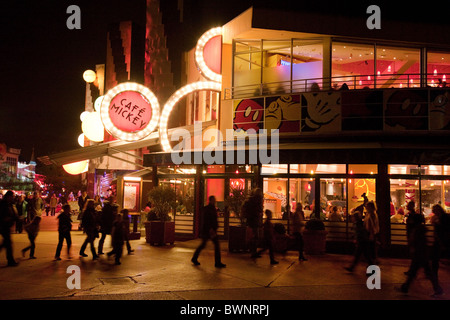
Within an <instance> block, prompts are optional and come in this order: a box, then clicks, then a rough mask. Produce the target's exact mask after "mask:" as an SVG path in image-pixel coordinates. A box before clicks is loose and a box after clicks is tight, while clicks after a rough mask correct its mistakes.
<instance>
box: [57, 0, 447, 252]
mask: <svg viewBox="0 0 450 320" xmlns="http://www.w3.org/2000/svg"><path fill="white" fill-rule="evenodd" d="M150 2H152V1H150ZM324 18H326V19H327V23H326V24H319V23H318V21H321V19H324ZM150 20H151V21H157V19H150ZM350 20H351V19H350ZM350 20H349V21H348V22H347V23H345V24H342V23H340V22H339V21H340V20H339V18H337V17H331V16H326V17H321V16H320V15H314V14H309V13H307V12H294V11H290V12H283V11H274V10H266V9H263V8H258V7H253V8H250V9H248V10H247V11H245V12H243V13H242V14H241V15H239V16H238V17H236V18H235V19H233V20H232V21H230V22H228V23H227V24H225V25H223V26H222V27H221V28H218V29H213V30H211V31H207V30H205V34H204V35H203V36H202V37H201V38H200V39H199V41H198V44H197V47H196V48H193V49H192V50H191V51H189V52H187V53H186V54H185V61H184V64H183V66H184V69H183V75H184V77H183V78H184V79H185V83H183V85H182V86H181V88H179V89H177V88H173V87H171V86H170V85H167V86H166V88H167V91H166V92H165V93H158V92H161V90H162V89H160V88H159V85H160V84H164V83H165V81H161V82H158V81H156V80H155V81H153V82H152V81H150V80H148V81H147V80H146V79H156V78H155V77H151V76H150V75H149V73H148V72H150V71H149V70H153V72H156V70H158V72H160V73H161V74H165V75H164V76H163V75H161V76H160V77H161V79H169V78H170V75H169V74H170V72H169V69H170V68H169V67H160V68H156V67H155V66H153V65H152V63H153V62H155V63H156V62H158V61H159V62H161V61H166V60H165V59H162V60H158V59H160V58H161V57H165V53H164V50H162V51H158V50H156V49H155V50H153V49H152V50H153V51H151V50H150V51H149V48H154V47H152V46H150V47H146V49H145V50H147V51H145V50H144V52H145V54H146V58H145V61H146V62H145V66H144V68H143V70H145V72H144V80H143V81H139V78H132V77H129V78H128V79H124V80H123V82H137V83H138V84H139V83H140V84H143V85H144V86H145V87H147V88H148V89H149V90H150V91H151V92H153V93H155V96H156V98H157V103H158V104H159V114H158V117H159V119H158V125H157V129H153V128H152V130H156V131H152V130H151V131H152V132H151V133H148V135H145V136H142V137H140V139H133V138H130V139H128V138H118V134H117V133H116V134H115V133H114V132H113V131H114V130H111V129H108V130H107V133H108V134H111V135H112V136H114V137H115V138H117V139H118V140H114V139H111V140H108V139H105V140H104V141H103V142H102V143H99V144H97V145H94V146H89V147H84V148H83V149H82V150H81V151H79V152H78V153H74V152H69V153H66V154H60V155H54V156H52V157H51V159H52V161H53V162H54V163H59V164H63V163H64V162H65V163H68V162H73V161H79V160H85V159H89V160H90V161H92V162H94V163H93V165H92V168H94V169H95V170H96V171H95V172H99V174H98V175H97V176H102V174H101V173H100V169H102V168H107V167H108V165H107V161H110V162H109V163H112V162H113V161H117V165H118V166H119V165H121V166H122V167H120V168H119V167H115V168H112V167H109V169H114V170H116V172H119V173H120V174H121V175H122V178H120V174H119V175H118V177H119V178H118V181H122V182H121V183H124V181H125V180H126V178H128V179H130V177H131V178H134V179H137V178H139V179H140V180H138V181H140V184H139V193H140V200H139V201H138V202H139V203H137V204H136V207H135V208H134V209H135V210H137V211H139V210H142V209H143V208H144V207H145V201H146V199H145V194H146V191H148V190H149V189H150V188H152V187H153V186H155V185H161V184H166V185H170V186H171V187H173V188H174V189H175V191H176V193H177V196H178V205H177V208H176V209H175V210H174V212H173V218H174V220H175V223H176V231H177V235H178V236H179V237H186V238H195V237H196V236H197V235H198V229H199V212H200V208H201V207H202V206H203V205H204V204H205V203H206V202H207V198H208V196H209V195H215V196H216V199H217V203H218V206H219V209H220V212H221V217H220V229H219V233H220V235H221V236H222V237H224V238H227V237H228V227H229V226H230V225H233V224H238V223H239V219H238V218H237V217H235V213H234V212H232V211H230V206H229V204H230V201H229V200H230V196H231V195H232V194H233V192H234V191H235V190H238V189H242V190H244V191H248V190H251V189H252V188H255V187H260V188H262V189H263V192H264V207H265V208H266V209H270V210H272V211H273V213H274V218H275V219H278V222H280V223H283V224H285V225H286V226H287V227H288V228H289V223H288V220H287V219H283V218H285V217H286V216H287V213H286V212H287V211H288V210H291V211H293V210H295V208H296V207H297V206H299V205H301V206H302V207H303V208H304V211H305V213H306V216H307V217H308V218H309V217H313V216H315V217H317V218H322V219H324V220H325V224H326V228H327V230H328V231H329V232H328V240H329V245H330V246H329V247H330V248H340V249H342V248H344V249H345V248H348V247H350V246H351V243H352V242H353V230H352V223H351V221H350V220H349V219H348V217H349V213H350V212H351V211H352V209H354V208H356V207H357V206H359V205H361V204H362V203H363V199H364V198H363V194H365V195H366V196H367V198H368V199H369V200H373V201H376V203H377V207H378V214H379V218H380V228H381V232H380V240H381V243H382V246H383V248H387V249H395V247H396V246H404V245H405V244H406V231H405V225H404V224H403V223H401V222H395V221H394V219H391V218H392V216H393V213H395V212H397V211H398V210H399V209H400V208H401V207H404V206H405V204H406V203H407V202H409V201H411V200H414V201H415V202H416V207H417V210H419V211H421V212H423V213H424V214H425V216H426V218H427V222H429V221H430V218H431V212H430V211H431V207H432V205H434V204H438V203H439V204H441V205H442V206H443V207H444V208H445V209H446V210H448V209H449V208H450V195H449V189H450V184H449V181H450V148H449V145H448V143H447V142H446V140H447V137H448V134H449V133H450V131H449V130H450V102H449V95H450V92H449V91H450V89H449V88H448V87H447V84H446V82H447V77H448V76H449V74H450V45H449V43H450V39H449V35H448V34H446V33H445V32H443V30H439V29H435V28H434V27H432V26H427V25H420V26H419V25H417V26H416V25H407V26H405V24H403V23H395V22H392V23H391V22H389V23H388V24H389V25H386V26H385V29H382V30H380V31H377V32H376V33H374V32H373V30H369V29H367V28H366V25H365V20H364V19H359V20H358V19H356V20H351V21H350ZM358 24H360V25H361V26H360V27H354V28H350V27H349V26H350V25H352V26H357V25H358ZM405 27H408V28H410V30H416V29H417V28H420V31H421V32H416V33H415V32H410V33H408V34H405V33H404V32H401V30H404V28H405ZM151 29H152V28H149V26H148V25H147V29H146V30H147V35H148V34H150V33H149V31H152V30H151ZM156 29H158V28H156ZM158 30H161V29H158ZM386 30H389V32H387V31H386ZM152 32H153V31H152ZM160 35H161V34H160ZM158 39H159V40H158V41H156V42H152V43H153V44H155V43H159V44H160V45H164V44H165V43H164V41H162V40H161V39H162V37H159V38H158ZM148 40H149V39H148V38H146V41H147V44H148V43H149V42H148ZM124 52H125V51H124ZM156 52H159V53H158V54H156ZM147 53H148V54H147ZM153 54H155V55H156V57H158V58H155V60H152V59H153V58H151V56H154V55H153ZM147 58H148V59H147ZM125 61H126V59H125ZM150 65H152V67H150ZM108 68H109V67H108V63H107V66H106V70H108ZM106 74H107V77H108V73H106ZM107 82H108V81H106V82H105V83H107ZM169 82H170V81H169ZM116 85H120V81H118V82H117V83H116V84H115V85H114V87H111V86H107V87H106V88H105V96H107V95H108V93H107V92H108V91H110V90H113V89H114V88H116ZM134 88H137V87H134ZM129 90H130V91H136V90H138V89H129ZM167 92H168V93H167ZM111 98H113V96H111ZM110 100H111V99H109V100H105V99H104V100H103V102H102V104H101V108H104V110H105V111H104V112H103V113H102V115H106V110H110V109H111V103H110V102H111V101H110ZM148 100H149V101H150V100H151V99H148ZM150 105H152V106H154V105H155V102H151V101H150ZM154 114H156V113H154ZM108 117H109V118H111V117H110V116H108ZM102 122H103V124H104V125H106V123H107V122H108V120H107V118H104V119H103V120H102ZM199 123H200V124H199ZM196 126H200V130H196ZM181 129H182V130H181ZM208 129H214V131H212V130H208ZM263 130H266V131H263ZM271 130H277V131H278V133H279V135H278V137H279V139H278V142H277V143H276V145H275V144H271V143H273V141H274V140H271V138H272V137H273V135H272V136H271V137H269V138H268V143H269V147H268V149H269V150H272V151H274V150H275V149H276V150H277V151H278V159H277V161H276V162H275V163H273V162H272V163H267V162H261V161H259V160H258V161H257V162H252V161H250V157H251V150H250V149H251V147H253V145H251V141H252V139H253V138H254V137H256V139H257V140H258V139H259V138H260V137H261V136H262V135H263V133H264V132H270V131H271ZM230 131H231V132H232V134H231V136H230V135H229V132H230ZM180 132H182V133H184V134H185V136H186V135H190V136H191V138H192V139H191V140H190V141H189V143H191V144H189V143H186V140H184V141H183V137H184V136H182V135H180ZM212 132H215V133H216V134H211V133H212ZM146 134H147V133H146ZM195 134H197V136H196V135H195ZM198 135H200V142H199V144H197V145H196V141H195V140H196V139H195V138H196V137H197V138H198ZM136 136H138V133H137V131H133V132H132V137H136ZM220 136H222V138H223V139H219V137H220ZM240 139H241V140H240ZM180 141H182V142H184V145H183V146H184V148H183V151H185V152H188V151H189V150H190V149H192V151H194V152H191V153H189V155H188V156H187V157H186V158H183V159H184V160H187V159H190V160H191V161H184V162H183V163H177V162H176V161H174V154H177V152H178V151H177V148H178V147H179V146H180ZM237 141H244V145H243V148H244V149H245V151H244V155H245V159H244V161H239V151H240V149H239V148H238V147H236V148H234V147H233V149H232V152H231V154H232V156H231V158H229V159H233V160H237V161H232V162H228V161H226V160H225V161H222V162H220V161H217V162H215V163H211V162H210V161H207V160H205V159H206V158H205V154H211V152H210V150H211V148H212V149H215V151H216V152H217V151H219V150H222V149H226V147H227V146H229V145H232V146H235V145H237ZM259 141H261V140H259ZM197 142H198V140H197ZM259 143H261V142H259ZM260 146H261V144H259V145H257V148H258V149H259V147H260ZM221 148H222V149H221ZM238 149H239V150H238ZM136 150H139V151H136ZM174 150H175V152H174ZM118 154H120V155H121V157H118V156H117V155H118ZM197 155H200V156H199V157H198V158H197ZM198 159H200V162H199V161H196V160H198ZM133 166H134V167H133ZM125 171H126V172H125ZM120 179H122V180H120ZM132 180H133V179H132ZM132 180H128V181H132ZM117 186H118V187H117V192H118V193H117V195H118V198H121V199H122V203H123V198H124V197H126V195H125V194H124V191H123V190H125V188H123V187H119V184H118V185H117ZM122 186H123V185H122ZM129 187H130V188H131V187H132V186H131V185H130V186H129ZM121 190H122V191H121ZM134 190H135V191H136V190H138V189H134ZM121 193H122V194H121ZM119 204H120V203H119ZM333 206H336V207H337V208H338V211H339V213H340V217H341V218H342V219H339V221H330V220H329V211H330V208H332V207H333ZM429 230H430V234H429V235H430V239H431V237H432V228H429Z"/></svg>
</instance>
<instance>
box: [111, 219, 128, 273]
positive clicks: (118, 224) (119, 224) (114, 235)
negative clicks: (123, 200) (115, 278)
mask: <svg viewBox="0 0 450 320" xmlns="http://www.w3.org/2000/svg"><path fill="white" fill-rule="evenodd" d="M125 239H126V236H125V224H124V221H123V216H122V215H121V214H118V215H116V217H115V219H114V222H113V226H112V230H111V244H112V250H111V251H110V252H108V253H107V255H108V257H110V256H112V255H114V257H115V264H116V265H120V264H121V262H120V258H121V257H122V253H123V244H124V242H125Z"/></svg>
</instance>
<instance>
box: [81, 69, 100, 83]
mask: <svg viewBox="0 0 450 320" xmlns="http://www.w3.org/2000/svg"><path fill="white" fill-rule="evenodd" d="M83 79H84V81H86V82H87V83H92V82H94V81H95V79H97V74H96V73H95V71H93V70H86V71H85V72H84V73H83Z"/></svg>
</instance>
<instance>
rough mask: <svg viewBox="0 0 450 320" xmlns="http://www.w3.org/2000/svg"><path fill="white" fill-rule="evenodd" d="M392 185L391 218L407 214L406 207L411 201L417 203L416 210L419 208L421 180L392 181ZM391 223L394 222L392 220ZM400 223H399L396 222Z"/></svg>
mask: <svg viewBox="0 0 450 320" xmlns="http://www.w3.org/2000/svg"><path fill="white" fill-rule="evenodd" d="M390 185H391V202H392V203H391V216H393V215H394V214H395V213H397V212H398V211H399V209H401V210H400V212H404V213H407V211H406V205H407V204H408V202H410V201H414V202H415V203H416V209H418V207H419V201H420V194H419V180H404V179H390ZM391 221H393V220H392V219H391ZM396 222H399V221H396Z"/></svg>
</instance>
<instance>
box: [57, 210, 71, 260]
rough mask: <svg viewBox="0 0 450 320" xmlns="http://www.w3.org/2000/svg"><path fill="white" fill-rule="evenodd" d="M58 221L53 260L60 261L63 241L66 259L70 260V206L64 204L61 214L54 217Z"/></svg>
mask: <svg viewBox="0 0 450 320" xmlns="http://www.w3.org/2000/svg"><path fill="white" fill-rule="evenodd" d="M56 218H57V219H58V245H57V247H56V253H55V260H61V258H60V255H61V249H62V246H63V242H64V240H66V244H67V257H68V259H70V247H71V246H72V237H71V235H70V231H71V230H72V219H71V218H70V205H68V204H65V205H64V206H63V208H62V211H61V213H60V214H59V215H58V216H57V217H56Z"/></svg>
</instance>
